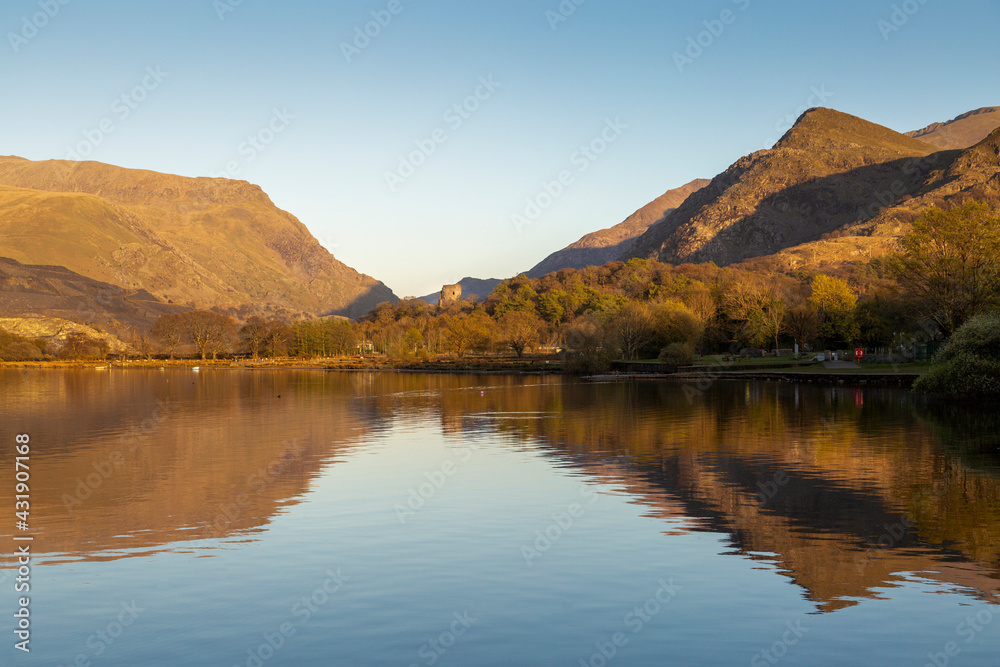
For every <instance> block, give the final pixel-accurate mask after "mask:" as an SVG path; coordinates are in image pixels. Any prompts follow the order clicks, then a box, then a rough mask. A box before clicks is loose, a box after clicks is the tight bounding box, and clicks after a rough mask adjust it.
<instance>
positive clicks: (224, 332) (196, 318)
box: [181, 310, 237, 360]
mask: <svg viewBox="0 0 1000 667" xmlns="http://www.w3.org/2000/svg"><path fill="white" fill-rule="evenodd" d="M181 317H182V318H183V322H184V331H185V333H186V335H187V338H188V340H189V341H191V342H192V343H194V346H195V348H196V349H197V350H198V353H199V354H200V355H201V358H202V360H205V359H207V358H208V354H209V353H211V355H212V359H215V358H216V356H217V355H218V354H219V353H220V352H226V351H228V350H229V349H230V346H231V345H232V344H233V341H234V339H235V338H236V333H237V328H236V320H234V319H233V318H231V317H229V316H227V315H220V314H219V313H213V312H212V311H210V310H195V311H192V312H190V313H184V314H183V315H182V316H181Z"/></svg>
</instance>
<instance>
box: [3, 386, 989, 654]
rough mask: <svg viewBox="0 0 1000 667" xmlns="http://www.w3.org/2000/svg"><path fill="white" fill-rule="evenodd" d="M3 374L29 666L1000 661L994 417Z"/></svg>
mask: <svg viewBox="0 0 1000 667" xmlns="http://www.w3.org/2000/svg"><path fill="white" fill-rule="evenodd" d="M0 395H2V398H0V401H2V403H0V415H2V424H3V430H2V431H3V435H2V437H3V438H4V439H5V440H6V443H5V444H4V446H3V448H2V450H0V451H3V452H4V454H3V456H2V459H0V480H3V482H2V484H0V502H2V503H3V507H6V508H9V509H8V519H7V520H5V521H3V522H0V539H2V541H3V543H4V544H5V545H13V544H14V542H13V540H12V537H13V535H14V533H15V532H16V531H15V530H14V523H15V519H14V516H13V515H14V498H13V495H14V490H13V482H12V480H13V478H14V470H13V468H14V462H13V456H14V454H13V450H14V437H15V434H17V433H27V434H30V436H31V445H32V455H31V462H30V465H31V476H32V484H31V502H32V507H31V534H34V535H35V536H36V539H35V541H34V542H33V547H32V548H33V551H34V553H35V560H34V562H33V564H32V571H31V575H30V576H31V582H30V584H31V592H30V596H31V607H30V609H31V622H32V625H31V630H32V635H31V645H30V646H31V648H32V652H31V654H30V656H29V655H27V654H24V653H22V652H20V651H17V650H15V649H14V643H15V641H16V639H15V637H14V634H13V630H14V625H13V619H12V614H11V612H12V611H15V610H16V608H17V597H18V596H17V595H16V594H15V593H14V588H13V587H14V583H15V580H14V579H15V577H16V573H15V572H14V571H13V570H12V569H11V567H12V561H11V559H10V558H9V557H7V558H6V559H5V560H4V561H3V565H4V568H5V569H3V570H0V579H3V580H4V581H3V582H2V583H0V604H2V607H3V609H4V610H5V611H4V613H3V614H2V621H0V637H2V638H3V640H2V641H3V646H2V647H0V664H3V665H67V666H68V665H71V664H79V665H102V666H103V665H107V666H111V665H121V666H128V667H136V666H145V665H169V666H184V665H214V666H218V667H235V666H244V667H261V666H263V665H267V666H269V667H270V666H272V665H295V666H302V665H345V666H352V667H354V666H365V665H400V666H401V667H409V666H412V665H416V666H422V665H428V666H429V665H455V666H479V665H498V666H500V665H503V666H510V665H566V666H567V667H579V666H580V665H592V666H594V667H602V666H604V665H611V666H614V665H751V666H754V665H776V664H781V665H810V666H817V665H852V666H857V665H893V666H895V665H913V666H914V667H922V666H923V665H927V664H931V665H937V667H942V666H943V665H945V664H947V665H967V666H970V667H971V666H977V665H991V666H996V665H998V664H1000V457H998V450H997V445H998V443H1000V417H998V416H997V415H996V414H991V413H989V412H986V413H985V414H984V413H980V412H969V411H965V410H963V409H959V408H956V407H953V406H947V405H935V404H924V403H920V402H918V401H917V400H916V399H914V397H912V396H911V395H910V394H909V393H907V392H906V391H903V390H899V389H877V388H871V389H855V388H843V387H819V386H812V385H800V386H796V385H791V384H769V383H746V382H718V383H716V384H714V385H713V386H710V387H708V388H707V389H706V390H704V391H699V389H698V387H696V386H695V385H685V384H680V383H671V382H636V383H628V384H587V383H582V382H579V381H576V380H571V379H565V378H560V377H509V376H451V375H410V374H392V373H383V374H373V373H326V372H312V371H292V370H279V371H257V372H252V371H235V370H233V371H230V370H215V371H203V372H201V373H194V372H191V371H167V372H158V371H149V372H146V371H132V372H122V371H110V372H107V371H105V372H100V371H94V370H81V371H24V370H3V371H0ZM994 412H995V411H994ZM13 550H14V549H13V547H5V548H4V551H5V552H8V551H10V552H12V551H13Z"/></svg>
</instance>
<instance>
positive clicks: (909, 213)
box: [743, 129, 1000, 270]
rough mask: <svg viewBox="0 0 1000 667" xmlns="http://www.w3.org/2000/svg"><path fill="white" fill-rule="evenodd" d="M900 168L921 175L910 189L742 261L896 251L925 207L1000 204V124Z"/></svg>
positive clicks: (761, 266)
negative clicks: (850, 219)
mask: <svg viewBox="0 0 1000 667" xmlns="http://www.w3.org/2000/svg"><path fill="white" fill-rule="evenodd" d="M904 170H905V171H908V172H910V173H911V174H913V177H914V178H917V177H919V179H920V187H919V188H918V189H917V190H916V192H914V193H913V194H911V195H899V196H897V195H895V194H894V192H892V191H891V190H889V191H883V192H882V193H879V194H878V195H877V196H876V198H875V199H872V200H867V201H865V200H862V201H861V202H860V205H861V206H863V207H864V208H863V210H862V214H861V215H860V217H859V220H858V221H857V222H855V223H854V224H852V225H849V226H848V227H846V228H845V229H842V230H838V231H837V232H835V233H833V234H827V235H824V236H823V237H821V238H820V239H819V240H816V241H812V242H809V243H806V244H802V245H799V246H795V247H790V248H786V249H784V250H782V251H781V252H779V253H777V254H776V255H773V256H770V257H760V258H756V259H752V260H749V261H747V262H743V266H744V268H748V269H758V270H776V269H777V270H787V269H795V268H798V267H802V266H807V267H811V268H822V267H823V266H826V265H836V264H843V263H845V262H865V261H867V260H868V258H871V257H880V256H883V255H885V254H887V253H890V252H895V251H896V250H897V248H898V241H899V238H900V237H901V236H902V235H903V234H905V233H906V232H907V231H909V229H910V226H911V224H912V222H913V221H914V220H916V219H917V218H918V217H919V216H920V215H921V214H922V213H923V212H924V211H926V210H927V209H929V208H932V207H939V208H942V207H943V208H949V207H952V206H958V205H961V204H963V203H965V202H966V201H969V200H975V201H979V202H984V203H986V204H989V205H990V206H992V207H994V208H995V209H1000V129H997V130H995V131H994V132H993V133H992V134H991V135H990V136H988V137H987V138H986V139H984V140H983V141H981V142H979V143H978V144H976V145H975V146H973V147H971V148H968V149H966V150H964V151H940V152H938V153H934V154H933V155H929V156H926V157H924V158H921V159H918V160H912V161H910V162H908V163H907V164H906V165H905V167H904Z"/></svg>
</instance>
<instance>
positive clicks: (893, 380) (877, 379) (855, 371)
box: [584, 361, 927, 387]
mask: <svg viewBox="0 0 1000 667" xmlns="http://www.w3.org/2000/svg"><path fill="white" fill-rule="evenodd" d="M882 368H883V367H881V366H880V367H878V368H877V369H866V368H865V367H864V366H858V365H857V364H854V363H851V362H849V361H827V362H823V363H822V364H812V365H809V366H803V367H799V368H779V369H767V368H761V369H759V370H745V369H740V370H730V369H728V368H727V366H726V364H717V365H712V366H704V367H698V368H688V369H684V370H682V371H680V372H677V373H611V374H602V375H591V376H587V377H585V378H584V379H585V380H589V381H592V382H614V381H625V380H677V381H681V382H705V381H715V380H743V381H746V380H762V381H767V382H806V383H816V384H842V385H894V386H903V387H909V386H911V385H912V384H913V383H914V382H916V380H917V378H919V377H920V376H921V375H923V374H924V373H926V372H927V367H926V366H922V365H919V366H918V365H911V364H900V365H899V366H896V367H895V368H892V367H889V368H888V369H886V370H882Z"/></svg>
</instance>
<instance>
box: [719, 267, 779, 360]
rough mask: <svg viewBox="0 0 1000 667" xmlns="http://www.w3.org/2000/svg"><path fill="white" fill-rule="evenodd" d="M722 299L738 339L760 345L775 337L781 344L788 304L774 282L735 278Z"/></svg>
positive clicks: (776, 343)
mask: <svg viewBox="0 0 1000 667" xmlns="http://www.w3.org/2000/svg"><path fill="white" fill-rule="evenodd" d="M722 303H723V309H724V311H725V313H726V315H727V316H728V317H729V319H730V320H732V322H733V325H734V326H733V332H734V338H735V339H736V340H737V341H738V342H740V343H743V344H746V345H749V346H760V345H763V344H765V343H766V342H767V341H769V340H773V341H774V346H775V348H777V347H778V336H779V335H780V334H781V326H782V323H783V322H784V319H785V310H786V305H785V300H784V298H782V297H781V296H780V295H779V294H778V293H777V292H776V291H775V289H774V288H773V287H772V286H770V285H767V284H765V283H764V282H763V281H762V280H759V279H738V280H735V281H734V282H733V283H732V284H730V285H729V286H728V288H727V289H726V290H725V291H724V292H723V295H722Z"/></svg>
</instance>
